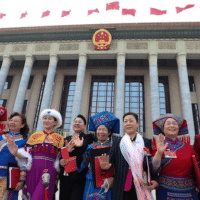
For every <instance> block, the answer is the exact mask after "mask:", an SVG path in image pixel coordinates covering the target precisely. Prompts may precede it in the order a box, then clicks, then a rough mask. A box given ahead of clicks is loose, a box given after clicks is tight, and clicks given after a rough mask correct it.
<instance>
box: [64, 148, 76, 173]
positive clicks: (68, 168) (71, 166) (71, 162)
mask: <svg viewBox="0 0 200 200" xmlns="http://www.w3.org/2000/svg"><path fill="white" fill-rule="evenodd" d="M61 155H62V158H63V159H67V160H68V163H67V165H65V172H66V173H67V174H68V173H70V172H74V171H76V170H77V166H76V156H73V157H69V152H68V150H67V148H66V147H63V148H62V149H61Z"/></svg>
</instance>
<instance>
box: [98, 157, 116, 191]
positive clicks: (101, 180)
mask: <svg viewBox="0 0 200 200" xmlns="http://www.w3.org/2000/svg"><path fill="white" fill-rule="evenodd" d="M100 157H101V156H100ZM100 157H95V158H94V159H95V161H94V162H95V179H96V188H100V187H101V186H102V185H103V183H104V180H105V179H107V178H110V177H113V176H114V167H111V168H110V169H109V170H108V171H106V173H105V174H102V173H101V172H102V170H101V167H100V164H99V158H100Z"/></svg>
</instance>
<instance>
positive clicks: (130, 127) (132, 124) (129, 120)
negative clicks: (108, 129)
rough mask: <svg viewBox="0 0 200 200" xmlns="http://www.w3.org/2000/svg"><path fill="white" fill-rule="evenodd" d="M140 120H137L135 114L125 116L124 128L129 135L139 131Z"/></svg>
mask: <svg viewBox="0 0 200 200" xmlns="http://www.w3.org/2000/svg"><path fill="white" fill-rule="evenodd" d="M138 126H139V122H137V121H136V119H135V117H134V116H133V115H127V116H125V117H124V130H125V132H126V133H127V134H128V135H129V136H131V137H132V136H134V135H135V134H136V132H137V129H138Z"/></svg>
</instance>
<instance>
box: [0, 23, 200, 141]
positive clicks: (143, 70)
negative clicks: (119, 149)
mask: <svg viewBox="0 0 200 200" xmlns="http://www.w3.org/2000/svg"><path fill="white" fill-rule="evenodd" d="M199 25H200V23H162V24H159V23H157V24H111V25H108V24H107V25H106V26H103V25H81V26H61V27H59V26H57V27H43V28H40V27H37V28H13V29H1V30H0V60H1V61H0V62H1V63H0V66H1V71H0V96H1V98H0V99H1V100H0V104H1V105H3V106H5V107H6V108H7V109H8V114H11V113H12V112H13V111H17V112H22V113H24V114H26V116H27V118H28V123H29V125H30V128H31V131H34V130H41V129H42V123H41V121H40V120H39V118H38V117H39V113H40V111H41V110H43V109H46V108H55V109H57V110H59V111H60V112H61V114H62V117H63V122H64V123H63V126H62V127H61V128H62V131H63V134H64V135H66V134H68V133H69V132H71V133H72V130H70V129H71V123H72V121H73V119H74V118H75V117H76V115H77V114H79V113H81V114H83V115H84V116H85V117H86V118H87V119H89V117H90V116H91V115H94V114H95V113H97V112H101V111H103V110H108V111H111V112H113V113H115V115H116V116H117V117H119V118H120V119H121V120H122V116H123V114H124V112H128V111H133V112H136V113H138V115H139V119H140V127H139V131H140V132H142V133H144V135H145V136H146V137H148V138H151V137H152V121H153V120H155V119H156V118H158V117H159V116H160V115H161V114H165V113H170V112H172V113H175V114H178V115H180V116H182V117H184V118H185V119H186V120H187V122H188V126H189V132H190V135H191V139H192V142H193V138H194V135H195V134H199V131H200V124H199V123H200V121H199V106H200V28H199ZM101 28H105V29H106V30H108V31H109V32H110V33H111V35H112V42H111V44H110V49H109V50H95V49H94V44H93V43H92V37H93V34H94V33H95V31H96V30H98V29H101ZM120 132H121V135H123V127H122V123H121V128H120Z"/></svg>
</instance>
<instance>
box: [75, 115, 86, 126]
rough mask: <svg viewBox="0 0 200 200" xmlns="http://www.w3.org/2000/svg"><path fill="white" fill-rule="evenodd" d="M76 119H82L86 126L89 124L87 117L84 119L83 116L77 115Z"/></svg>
mask: <svg viewBox="0 0 200 200" xmlns="http://www.w3.org/2000/svg"><path fill="white" fill-rule="evenodd" d="M76 118H81V119H82V120H83V122H84V124H85V125H86V124H87V122H86V119H85V117H84V116H83V115H81V114H79V115H77V117H76ZM76 118H75V119H76Z"/></svg>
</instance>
